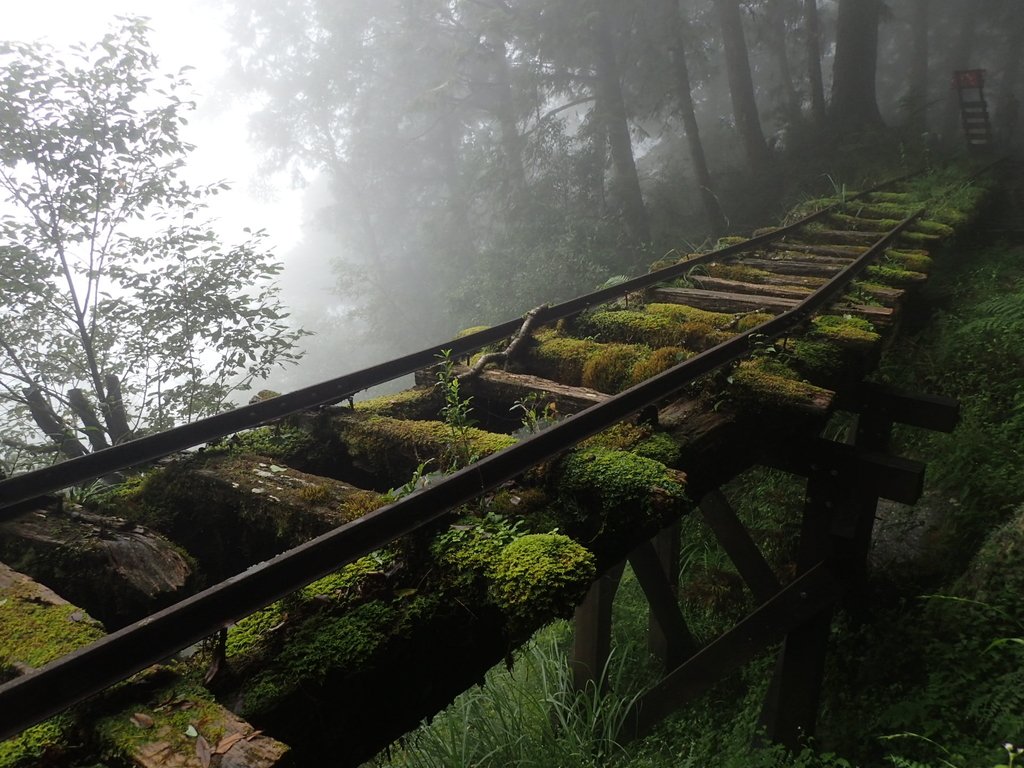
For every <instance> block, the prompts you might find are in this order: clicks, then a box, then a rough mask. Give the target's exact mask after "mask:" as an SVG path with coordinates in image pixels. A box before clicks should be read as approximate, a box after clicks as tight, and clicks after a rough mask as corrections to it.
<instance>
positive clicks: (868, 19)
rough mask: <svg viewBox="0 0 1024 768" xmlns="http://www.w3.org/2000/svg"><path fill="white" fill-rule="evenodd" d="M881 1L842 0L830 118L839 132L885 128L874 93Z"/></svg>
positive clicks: (838, 23)
mask: <svg viewBox="0 0 1024 768" xmlns="http://www.w3.org/2000/svg"><path fill="white" fill-rule="evenodd" d="M880 9H881V4H880V0H839V19H838V21H837V22H836V59H835V64H834V67H833V70H832V101H831V104H830V105H829V117H830V118H831V120H832V123H833V125H834V126H835V128H836V129H838V130H840V131H846V130H849V129H857V128H864V127H869V126H876V125H882V115H881V113H879V111H878V99H877V96H876V94H875V74H876V69H877V66H878V20H879V11H880Z"/></svg>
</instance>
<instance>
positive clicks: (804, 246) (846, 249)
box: [769, 238, 878, 261]
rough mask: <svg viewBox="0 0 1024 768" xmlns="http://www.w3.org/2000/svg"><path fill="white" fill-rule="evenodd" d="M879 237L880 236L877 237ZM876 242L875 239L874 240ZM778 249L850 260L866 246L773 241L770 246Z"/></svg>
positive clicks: (862, 251) (858, 254)
mask: <svg viewBox="0 0 1024 768" xmlns="http://www.w3.org/2000/svg"><path fill="white" fill-rule="evenodd" d="M876 239H878V238H876ZM872 242H874V241H872ZM769 247H770V248H771V249H773V250H778V251H797V252H799V253H813V254H819V255H823V256H835V257H837V258H839V259H843V260H846V261H850V260H851V259H855V258H857V257H858V256H860V255H861V254H862V253H864V250H865V249H864V248H862V247H861V246H859V245H821V244H819V243H790V242H785V243H773V244H772V245H771V246H769Z"/></svg>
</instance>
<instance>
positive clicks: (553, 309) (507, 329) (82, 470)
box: [0, 173, 916, 521]
mask: <svg viewBox="0 0 1024 768" xmlns="http://www.w3.org/2000/svg"><path fill="white" fill-rule="evenodd" d="M914 175H916V173H915V174H907V175H906V176H901V177H899V178H896V179H890V180H888V181H885V182H883V183H881V184H878V185H876V186H874V187H871V188H870V189H866V190H863V191H862V192H859V193H857V194H855V195H851V196H850V197H848V198H847V199H846V201H843V202H840V203H835V204H833V205H831V206H828V207H826V208H822V209H821V210H820V211H815V212H814V213H812V214H809V215H807V216H804V217H803V218H801V219H800V220H798V221H796V222H794V223H792V224H789V225H786V226H785V227H779V228H778V229H773V230H772V231H770V232H767V233H764V234H762V235H758V236H757V237H752V238H750V239H749V240H744V241H743V242H742V243H737V244H735V245H730V246H727V247H725V248H720V249H718V250H715V251H710V252H709V253H704V254H701V255H699V256H696V257H694V258H690V259H687V260H685V261H681V262H679V263H678V264H673V265H672V266H669V267H665V268H664V269H659V270H657V271H656V272H650V273H648V274H646V275H640V276H638V277H634V278H632V279H630V280H627V281H626V282H624V283H619V284H618V285H614V286H610V287H608V288H602V289H600V290H597V291H594V292H592V293H588V294H585V295H584V296H580V297H577V298H575V299H570V300H569V301H565V302H563V303H561V304H556V305H553V306H545V307H543V308H542V309H541V310H540V312H539V313H538V315H537V319H536V322H537V323H538V324H539V325H540V324H544V323H550V322H553V321H555V320H560V319H562V318H565V317H569V316H571V315H575V314H578V313H580V312H582V311H584V310H586V309H589V308H590V307H593V306H595V305H598V304H602V303H604V302H607V301H611V300H613V299H617V298H619V297H621V296H625V295H626V294H628V293H632V292H634V291H640V290H643V289H645V288H650V287H651V286H653V285H656V284H658V283H663V282H665V281H667V280H672V279H674V278H677V277H681V276H683V275H685V274H686V273H687V272H689V271H690V270H691V269H692V268H693V267H695V266H697V265H699V264H707V263H708V262H711V261H717V260H720V259H723V258H728V257H730V256H734V255H736V254H739V253H744V252H746V251H749V250H753V249H756V248H758V247H760V246H762V245H765V244H766V243H770V242H772V241H774V240H778V239H780V238H783V237H785V236H786V235H789V234H791V233H793V232H795V231H796V230H798V229H800V228H801V227H803V226H804V225H806V224H809V223H811V222H813V221H815V220H817V219H819V218H821V217H823V216H826V215H827V214H829V213H831V212H832V211H833V210H835V209H836V208H837V207H838V206H840V205H843V204H844V203H845V202H849V201H851V200H856V199H858V198H860V197H862V196H864V195H867V194H870V193H871V192H874V191H877V190H879V189H881V188H883V187H886V186H888V185H890V184H894V183H897V182H899V181H902V180H904V179H906V178H908V177H911V176H914ZM521 325H522V318H515V319H513V320H508V321H506V322H503V323H501V324H500V325H495V326H492V327H491V328H487V329H485V330H482V331H477V332H476V333H471V334H468V335H466V336H463V337H461V338H458V339H453V340H451V341H447V342H445V343H443V344H438V345H436V346H433V347H429V348H427V349H423V350H420V351H419V352H413V353H411V354H408V355H405V356H403V357H398V358H395V359H393V360H389V361H387V362H384V363H379V364H377V365H373V366H370V367H368V368H364V369H362V370H360V371H355V372H353V373H349V374H345V375H344V376H339V377H337V378H334V379H329V380H327V381H324V382H321V383H319V384H313V385H311V386H308V387H303V388H302V389H297V390H295V391H293V392H289V393H287V394H284V395H279V396H277V397H274V398H270V399H269V400H265V401H263V402H259V403H253V404H250V405H245V406H242V407H240V408H236V409H234V410H231V411H227V412H225V413H219V414H216V415H214V416H209V417H207V418H204V419H199V420H198V421H194V422H192V423H190V424H183V425H181V426H179V427H174V428H172V429H168V430H166V431H164V432H160V433H158V434H155V435H150V436H148V437H140V438H139V439H137V440H131V441H129V442H127V443H122V444H120V445H115V446H112V447H110V448H106V449H104V450H102V451H97V452H95V453H89V454H86V455H85V456H80V457H78V458H75V459H69V460H67V461H62V462H60V463H58V464H54V465H53V466H50V467H45V468H43V469H37V470H34V471H32V472H26V473H24V474H21V475H15V476H14V477H11V478H9V479H7V480H2V481H0V521H3V520H5V519H9V518H10V517H12V516H13V515H14V514H17V513H19V512H20V511H21V510H22V509H24V508H25V504H26V502H31V501H32V500H34V499H38V498H40V497H42V496H44V495H45V494H48V493H52V492H54V491H57V490H60V489H62V488H67V487H69V486H72V485H78V484H80V483H83V482H86V481H89V480H93V479H95V478H97V477H102V476H104V475H108V474H111V473H114V472H118V471H120V470H123V469H128V468H130V467H134V466H138V465H140V464H145V463H147V462H151V461H155V460H157V459H160V458H163V457H164V456H169V455H171V454H173V453H178V452H180V451H184V450H187V449H188V448H192V447H194V446H197V445H201V444H203V443H208V442H210V441H212V440H217V439H220V438H222V437H225V436H227V435H231V434H234V433H235V432H240V431H242V430H245V429H252V428H254V427H258V426H261V425H263V424H266V423H267V422H269V421H274V420H275V419H280V418H283V417H285V416H290V415H292V414H295V413H299V412H301V411H306V410H310V409H312V408H318V407H321V406H325V405H331V404H334V403H338V402H341V401H343V400H346V399H348V398H350V397H352V396H353V395H354V394H355V393H357V392H361V391H363V390H365V389H369V388H370V387H374V386H377V385H378V384H383V383H384V382H387V381H392V380H393V379H397V378H399V377H400V376H405V375H407V374H410V373H414V372H415V371H418V370H421V369H423V368H427V367H429V366H431V365H433V364H435V363H436V362H437V356H438V355H439V354H441V352H442V351H450V353H451V354H452V355H454V356H455V357H462V356H464V355H469V354H472V353H473V352H476V351H477V350H479V349H481V348H482V347H485V346H487V345H488V344H493V343H495V342H497V341H500V340H502V339H504V338H507V337H509V336H511V335H512V334H514V333H515V332H516V331H517V330H519V328H520V326H521Z"/></svg>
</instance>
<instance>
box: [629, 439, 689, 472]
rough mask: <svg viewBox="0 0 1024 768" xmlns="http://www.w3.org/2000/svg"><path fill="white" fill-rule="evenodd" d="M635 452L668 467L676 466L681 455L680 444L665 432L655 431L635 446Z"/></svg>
mask: <svg viewBox="0 0 1024 768" xmlns="http://www.w3.org/2000/svg"><path fill="white" fill-rule="evenodd" d="M633 453H635V454H636V455H637V456H643V457H644V458H647V459H653V460H654V461H657V462H659V463H660V464H664V465H665V466H666V467H672V466H675V465H676V464H677V463H678V462H679V457H680V455H681V452H680V450H679V444H678V443H677V442H676V441H675V440H674V439H672V437H671V436H670V435H668V434H666V433H665V432H655V433H654V434H652V435H651V436H650V437H648V438H647V439H646V440H642V441H640V442H639V443H637V444H636V445H635V446H633Z"/></svg>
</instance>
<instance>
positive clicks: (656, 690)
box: [621, 565, 842, 740]
mask: <svg viewBox="0 0 1024 768" xmlns="http://www.w3.org/2000/svg"><path fill="white" fill-rule="evenodd" d="M841 593H842V590H841V587H840V584H839V582H838V581H837V580H836V579H835V577H834V576H833V575H832V574H831V573H830V572H829V570H828V569H827V568H826V567H825V566H824V565H818V566H816V567H814V568H812V569H811V570H810V571H808V572H807V573H805V574H803V575H802V576H800V577H798V578H797V579H795V580H794V581H793V582H792V583H790V584H789V585H788V586H786V587H785V588H784V589H783V590H782V591H781V592H779V593H778V594H776V595H775V596H774V597H773V598H772V599H771V600H769V601H768V602H766V603H764V604H762V605H761V606H759V607H758V608H757V609H756V610H754V611H753V612H752V613H751V614H750V615H748V616H747V617H746V618H744V619H743V620H742V621H741V622H740V623H739V624H737V625H736V626H735V627H733V628H732V629H730V630H729V631H728V632H726V633H725V634H724V635H722V636H721V637H719V638H718V639H717V640H715V641H714V642H712V643H711V644H709V645H707V646H705V647H704V648H703V649H701V650H700V651H699V652H698V653H697V654H695V655H694V656H691V657H690V658H689V659H688V660H687V661H686V663H684V664H683V665H682V666H680V667H678V668H677V669H676V670H675V671H673V672H672V673H670V674H669V675H667V676H666V677H665V678H664V679H663V680H662V681H661V682H659V683H658V684H657V685H655V686H654V687H653V688H651V689H650V690H649V691H647V692H646V693H645V694H644V695H643V696H641V697H640V698H639V699H638V700H637V702H636V704H635V705H634V708H633V716H632V717H630V718H629V719H628V720H627V722H626V725H625V727H624V729H623V733H622V734H621V735H622V736H623V738H625V739H627V740H628V739H632V738H638V737H640V736H643V735H644V734H646V733H648V732H649V731H650V730H651V728H653V727H654V726H655V725H657V724H658V723H659V722H661V720H663V719H664V718H665V717H666V716H667V715H669V714H670V713H671V712H673V711H674V710H676V709H678V708H679V707H681V706H682V705H684V704H686V703H687V702H690V701H693V699H695V698H697V697H698V696H700V695H701V694H703V693H705V692H706V691H707V690H709V689H710V688H711V687H712V686H713V685H714V684H715V683H717V682H718V681H719V680H721V678H722V677H723V676H724V675H726V674H728V673H729V672H731V671H733V670H735V669H738V668H739V667H741V666H743V665H744V664H746V663H747V662H748V661H750V660H751V659H752V658H754V657H755V656H756V655H758V654H759V653H761V652H762V651H764V650H765V649H766V648H768V646H770V645H772V644H773V643H776V642H778V641H779V640H781V639H782V637H783V636H784V635H785V634H787V633H788V632H791V631H792V630H793V629H795V628H796V627H799V626H800V625H802V624H803V623H804V622H806V621H807V620H808V619H810V618H811V617H813V616H815V615H817V614H818V613H820V612H821V611H822V610H825V609H827V608H828V607H829V606H830V605H832V604H833V603H834V602H835V601H836V600H837V599H838V598H839V596H840V594H841Z"/></svg>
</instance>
